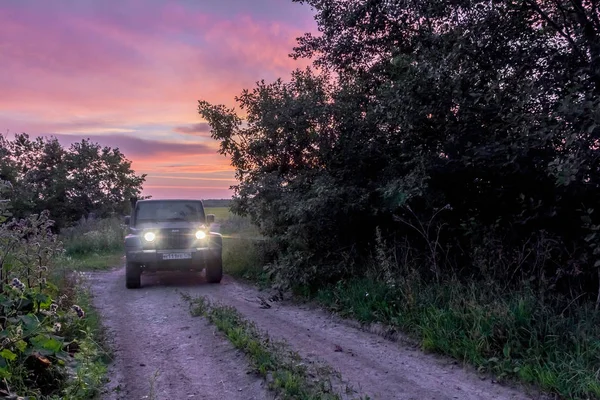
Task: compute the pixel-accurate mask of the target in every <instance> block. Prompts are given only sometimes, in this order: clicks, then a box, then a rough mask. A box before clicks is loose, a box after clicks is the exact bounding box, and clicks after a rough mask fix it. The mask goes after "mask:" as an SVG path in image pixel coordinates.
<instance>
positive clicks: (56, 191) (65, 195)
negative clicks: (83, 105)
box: [0, 134, 145, 228]
mask: <svg viewBox="0 0 600 400" xmlns="http://www.w3.org/2000/svg"><path fill="white" fill-rule="evenodd" d="M0 154H2V155H3V156H2V158H1V159H0V179H4V180H7V181H9V182H11V183H12V185H13V197H12V200H13V201H12V206H13V212H14V213H15V215H16V216H17V217H23V216H25V215H28V214H30V213H40V212H42V211H44V210H50V211H51V213H52V217H53V218H54V220H55V221H56V226H57V227H58V228H60V227H63V226H65V225H68V224H70V223H72V222H74V221H76V220H78V219H80V218H81V217H82V216H83V217H86V216H87V215H88V214H89V213H95V214H97V216H99V217H104V216H108V215H110V214H112V213H123V212H126V210H127V209H128V207H129V199H130V198H131V197H136V196H138V195H139V193H140V192H141V189H142V184H143V182H144V181H145V175H136V174H135V172H134V171H133V170H132V169H131V162H130V161H129V160H127V159H126V158H125V155H124V154H123V153H121V152H120V151H119V149H113V148H110V147H102V146H100V145H99V144H97V143H93V142H91V141H90V140H89V139H84V140H82V141H80V142H77V143H74V144H72V145H71V146H70V147H69V148H64V147H63V146H62V145H61V144H60V143H59V142H58V140H57V139H56V138H54V137H51V138H42V137H37V138H35V139H30V137H29V136H28V135H27V134H18V135H15V138H14V139H13V140H7V139H6V138H4V137H2V136H1V135H0Z"/></svg>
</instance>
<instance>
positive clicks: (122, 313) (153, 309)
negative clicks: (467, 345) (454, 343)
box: [89, 268, 539, 400]
mask: <svg viewBox="0 0 600 400" xmlns="http://www.w3.org/2000/svg"><path fill="white" fill-rule="evenodd" d="M124 275H125V272H124V269H123V268H120V269H117V270H113V271H110V272H103V273H93V274H89V276H90V279H91V283H92V285H91V286H92V290H93V293H94V304H95V306H96V307H97V308H98V310H99V311H100V313H101V314H102V316H103V322H104V324H105V325H106V326H107V328H108V329H109V337H111V340H112V347H113V348H114V350H115V354H114V356H115V362H114V363H113V365H112V367H111V370H110V378H111V382H110V383H109V385H108V388H107V393H106V396H105V397H104V398H106V399H109V400H113V399H155V400H163V399H165V400H166V399H245V400H250V399H271V398H273V395H272V394H271V393H270V392H268V391H267V390H266V387H265V385H264V384H263V383H262V381H261V379H259V378H258V377H256V376H255V375H254V374H252V373H249V370H248V368H249V367H248V363H247V361H246V359H245V358H244V355H243V354H241V353H240V352H239V351H237V350H235V349H234V348H233V346H232V345H230V344H229V342H228V341H227V340H226V339H225V338H224V337H223V336H222V335H221V334H219V333H217V332H216V330H215V328H214V327H212V326H211V325H209V324H208V323H207V322H206V321H205V319H203V318H198V317H196V318H194V317H191V316H190V314H189V312H188V307H187V304H185V302H184V301H183V300H182V298H181V293H182V292H183V293H188V294H190V295H192V296H198V295H205V296H207V297H209V298H210V299H212V300H216V301H219V302H221V303H224V304H227V305H231V306H234V307H236V308H237V310H238V311H240V312H241V313H242V314H244V315H245V316H246V317H247V318H248V319H249V320H251V321H254V322H255V323H256V324H257V325H258V327H259V328H260V329H261V330H263V331H267V332H268V333H269V334H270V336H271V337H272V338H274V339H284V340H286V341H287V342H288V344H289V345H290V346H291V347H292V348H293V349H294V350H296V351H297V352H299V354H300V355H301V356H303V357H304V358H306V359H308V360H310V361H320V362H325V363H327V364H329V365H330V366H331V367H333V368H335V369H336V370H337V371H339V372H340V373H341V375H342V379H343V380H344V381H345V382H346V383H347V385H348V387H351V388H352V389H354V390H355V395H356V396H358V395H368V396H369V397H370V398H371V399H405V400H408V399H415V400H416V399H436V400H446V399H448V400H449V399H466V400H469V399H473V400H475V399H480V400H488V399H490V400H491V399H514V400H517V399H535V398H539V396H537V395H534V394H526V393H525V391H523V390H519V389H517V388H511V387H506V386H503V385H500V384H497V383H494V382H493V381H492V380H491V379H489V378H486V379H482V378H481V377H480V376H478V375H477V374H476V373H474V372H473V371H472V369H471V368H469V367H464V368H463V367H462V366H460V365H457V364H456V363H453V362H452V361H450V360H448V359H446V358H444V357H438V356H434V355H429V354H424V353H423V352H421V351H419V350H418V349H415V348H414V347H412V346H410V345H406V344H402V343H400V342H397V343H394V342H391V341H388V340H386V339H384V338H382V337H380V336H378V335H375V334H372V333H368V332H365V331H363V330H360V329H357V328H355V327H352V326H351V324H348V323H345V322H343V321H341V320H339V319H338V318H335V317H332V316H330V315H328V314H327V313H325V312H323V311H321V310H319V309H315V308H314V307H309V306H299V305H296V304H291V303H288V302H269V304H270V306H271V307H270V308H264V302H263V301H261V300H260V298H263V299H264V298H266V297H268V296H266V295H265V293H263V292H260V291H259V290H258V289H256V288H254V287H252V286H249V285H246V284H242V283H240V282H237V281H235V280H233V279H232V278H230V277H228V276H225V277H224V279H223V282H222V283H221V284H220V285H209V284H207V283H205V282H204V279H203V278H202V276H201V274H198V273H183V272H173V273H159V274H153V275H142V288H141V289H136V290H127V289H125V276H124ZM259 297H260V298H259ZM157 371H158V375H157V377H156V378H154V379H153V376H155V374H156V373H157ZM152 380H154V389H153V390H151V381H152Z"/></svg>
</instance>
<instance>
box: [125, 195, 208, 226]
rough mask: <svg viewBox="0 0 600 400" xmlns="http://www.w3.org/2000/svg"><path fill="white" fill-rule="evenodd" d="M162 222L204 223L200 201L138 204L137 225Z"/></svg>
mask: <svg viewBox="0 0 600 400" xmlns="http://www.w3.org/2000/svg"><path fill="white" fill-rule="evenodd" d="M162 221H185V222H203V221H204V210H203V209H202V205H201V203H200V202H198V201H164V202H162V201H152V202H143V203H138V204H137V208H136V212H135V223H136V224H138V223H144V222H162Z"/></svg>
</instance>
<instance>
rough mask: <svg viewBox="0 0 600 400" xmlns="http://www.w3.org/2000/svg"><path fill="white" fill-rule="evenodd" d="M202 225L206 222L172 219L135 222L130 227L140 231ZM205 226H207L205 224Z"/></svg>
mask: <svg viewBox="0 0 600 400" xmlns="http://www.w3.org/2000/svg"><path fill="white" fill-rule="evenodd" d="M202 225H204V226H206V224H204V223H202V222H185V221H172V222H160V221H159V222H143V223H138V224H135V226H133V227H131V228H132V229H133V230H136V231H140V230H146V229H199V228H200V227H201V226H202ZM206 227H207V226H206Z"/></svg>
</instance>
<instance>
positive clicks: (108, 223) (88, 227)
mask: <svg viewBox="0 0 600 400" xmlns="http://www.w3.org/2000/svg"><path fill="white" fill-rule="evenodd" d="M125 231H126V229H125V227H124V226H123V222H122V221H121V220H120V219H119V218H116V217H113V218H105V219H94V220H88V221H85V222H79V223H77V224H75V225H74V226H71V227H68V228H65V229H62V230H61V232H60V238H61V240H62V241H63V243H64V246H65V255H66V256H71V257H80V256H87V255H93V254H96V255H99V254H109V253H117V252H123V251H124V249H123V243H124V240H125Z"/></svg>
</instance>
